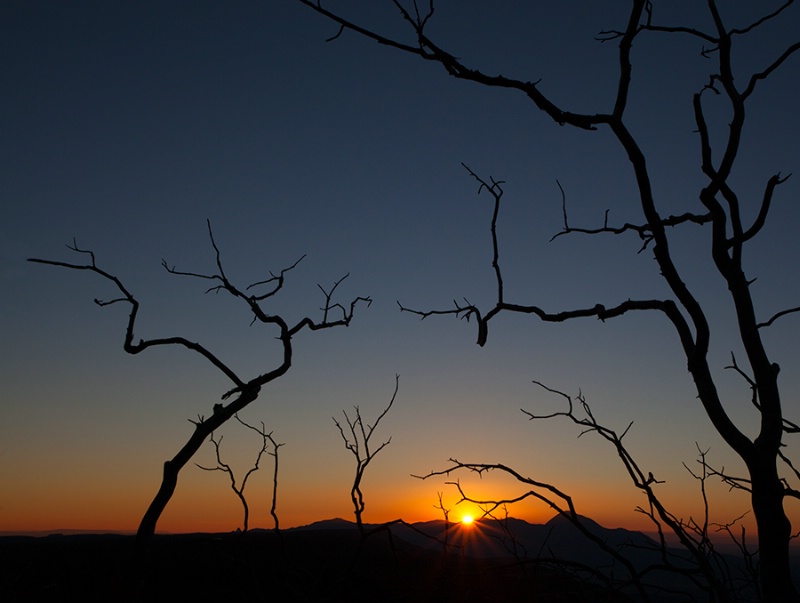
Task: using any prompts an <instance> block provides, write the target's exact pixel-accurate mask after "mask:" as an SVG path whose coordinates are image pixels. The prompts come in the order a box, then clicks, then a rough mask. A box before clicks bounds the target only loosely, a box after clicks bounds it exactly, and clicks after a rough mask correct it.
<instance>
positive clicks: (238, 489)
mask: <svg viewBox="0 0 800 603" xmlns="http://www.w3.org/2000/svg"><path fill="white" fill-rule="evenodd" d="M234 418H235V419H236V420H237V421H239V423H241V424H242V425H244V426H245V427H247V428H248V429H252V430H253V431H255V432H256V433H257V434H259V435H260V436H261V448H260V449H259V451H258V453H257V454H256V459H255V461H254V462H253V466H252V467H251V468H250V469H248V470H247V473H245V474H244V477H243V478H242V482H241V484H238V485H237V483H236V475H235V474H234V472H233V469H232V468H231V466H230V465H228V464H227V463H225V462H223V460H222V456H221V454H220V449H219V448H220V445H221V444H222V436H219V439H216V438H214V434H213V433H212V434H211V435H210V436H209V438H208V439H209V441H210V442H211V443H212V444H213V445H214V454H215V457H216V460H217V466H216V467H204V466H203V465H200V464H199V463H195V465H197V467H198V468H200V469H202V470H203V471H222V472H223V473H225V474H227V476H228V479H229V480H230V486H231V490H233V493H234V494H236V497H237V498H238V499H239V502H240V503H241V504H242V513H243V518H242V533H245V532H247V530H248V528H249V525H250V505H249V504H248V503H247V498H246V497H245V495H244V490H245V488H246V487H247V480H248V479H250V476H251V475H252V474H253V473H255V472H256V471H258V470H259V469H260V463H261V457H263V456H264V453H265V452H266V453H267V454H269V455H270V456H273V457H275V465H274V467H275V469H274V473H273V489H272V505H271V507H270V515H272V517H273V519H274V521H275V530H276V531H277V530H278V529H279V528H278V516H277V514H276V504H277V494H278V448H279V447H281V446H283V444H278V443H277V442H276V441H275V439H274V438H273V437H272V432H269V433H267V430H266V428H265V427H264V422H263V421H262V422H261V428H260V429H259V428H258V427H255V426H253V425H250V424H248V423H245V422H244V421H242V419H241V418H240V417H239V415H238V414H237V415H234ZM270 448H271V449H272V452H270Z"/></svg>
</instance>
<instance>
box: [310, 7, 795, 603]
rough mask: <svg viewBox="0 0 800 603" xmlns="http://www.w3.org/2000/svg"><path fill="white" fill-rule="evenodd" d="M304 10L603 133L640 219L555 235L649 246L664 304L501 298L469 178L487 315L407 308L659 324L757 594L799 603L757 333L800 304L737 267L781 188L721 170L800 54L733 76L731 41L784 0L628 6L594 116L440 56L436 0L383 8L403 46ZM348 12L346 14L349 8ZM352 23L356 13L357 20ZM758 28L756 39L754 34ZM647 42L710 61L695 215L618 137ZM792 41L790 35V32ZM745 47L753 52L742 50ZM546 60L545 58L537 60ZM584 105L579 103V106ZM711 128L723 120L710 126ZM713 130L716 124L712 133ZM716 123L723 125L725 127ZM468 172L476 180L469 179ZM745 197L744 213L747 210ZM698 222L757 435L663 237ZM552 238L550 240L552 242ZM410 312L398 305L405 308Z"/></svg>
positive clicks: (780, 13) (773, 402) (787, 50)
mask: <svg viewBox="0 0 800 603" xmlns="http://www.w3.org/2000/svg"><path fill="white" fill-rule="evenodd" d="M298 1H299V2H300V3H301V4H303V5H305V6H307V7H309V8H310V9H312V10H313V11H316V12H317V13H319V14H321V15H324V16H325V17H327V18H328V19H330V20H332V21H333V22H335V23H336V24H337V26H338V31H337V32H336V33H335V34H334V35H333V36H332V37H331V39H337V38H339V39H341V34H342V33H344V32H346V31H349V32H355V33H357V34H359V35H361V36H365V37H367V38H369V39H372V40H374V41H375V42H378V43H379V44H381V45H383V46H385V47H390V48H393V49H396V50H399V51H402V52H404V53H407V54H409V55H414V56H417V57H419V58H421V59H424V60H426V61H430V62H433V63H437V64H439V65H441V66H442V67H443V68H444V69H445V70H446V72H447V73H448V74H449V75H450V76H452V77H454V78H457V79H461V80H467V81H470V82H474V83H477V84H480V85H482V86H486V87H490V88H499V89H503V90H512V91H515V92H518V93H521V94H523V95H525V96H526V97H527V98H528V99H529V100H530V101H532V103H533V106H534V107H535V108H536V109H537V110H539V111H541V112H542V113H543V114H544V115H546V116H547V117H548V118H550V119H551V120H553V121H554V122H556V123H558V124H560V125H562V126H570V127H572V128H578V129H581V130H599V129H605V130H606V131H607V132H609V133H610V134H611V136H612V137H613V139H614V140H615V141H616V142H617V143H618V144H619V145H620V147H621V149H622V151H623V152H624V153H625V155H626V157H627V159H628V162H629V167H630V170H631V174H632V175H633V177H634V179H635V182H636V185H637V188H638V199H637V205H638V208H639V210H640V211H641V221H640V222H639V223H625V224H621V225H616V226H615V225H611V224H609V223H608V219H607V218H606V221H605V222H604V223H603V224H602V225H601V226H597V227H595V228H578V227H575V226H572V225H571V224H569V222H568V219H567V211H566V204H565V206H564V228H563V230H562V232H561V233H559V235H567V234H572V233H584V234H601V233H610V234H626V233H633V234H635V235H638V237H640V239H641V240H642V243H643V246H642V248H643V249H649V250H650V251H651V252H652V254H653V257H654V259H655V261H656V264H657V267H658V271H659V274H660V275H661V277H663V281H664V283H665V285H666V286H667V288H668V291H669V294H668V295H666V296H664V297H663V298H652V299H630V298H628V296H627V295H625V294H624V293H623V295H621V299H623V300H624V301H621V302H615V303H614V304H612V305H603V304H600V303H598V304H596V305H589V306H587V307H579V308H566V309H560V310H557V311H551V310H547V309H545V308H543V307H540V306H538V305H535V304H525V303H517V302H511V301H508V300H507V299H506V297H505V292H504V289H503V279H502V276H501V271H500V265H499V262H498V251H497V238H496V231H495V226H496V218H497V211H498V209H499V204H500V198H501V197H502V194H503V188H502V182H498V181H495V180H490V181H486V180H484V179H481V178H478V177H477V176H475V177H476V178H477V180H478V181H479V183H480V190H481V191H487V192H488V193H490V195H491V196H492V197H493V198H494V203H495V212H494V218H493V220H492V238H493V242H494V256H493V267H494V272H495V275H496V282H497V299H496V302H495V304H494V306H493V307H490V308H484V309H481V308H479V307H477V306H476V305H473V304H470V303H469V302H466V301H465V302H464V303H458V302H457V303H456V304H455V307H453V308H451V309H449V310H433V311H424V312H420V311H416V310H411V311H415V312H417V313H418V314H420V315H421V316H423V317H426V316H430V315H433V314H453V315H456V316H458V317H462V318H463V317H466V318H474V319H475V321H476V323H477V328H478V337H477V342H478V344H479V345H481V346H482V345H485V344H486V342H487V339H488V333H489V324H490V323H491V321H492V320H493V319H494V318H495V317H497V316H498V315H500V314H503V313H508V312H512V313H520V314H529V315H532V316H534V317H536V318H538V319H540V320H542V321H546V322H564V321H569V320H573V319H577V318H589V317H594V318H598V319H600V320H603V321H606V320H610V319H612V318H617V317H620V316H623V315H626V314H628V313H629V312H637V311H651V312H657V313H659V314H661V315H662V316H663V317H665V318H666V319H667V320H668V321H669V322H670V323H671V325H672V326H673V327H674V330H675V332H676V334H677V336H678V339H679V342H680V345H681V348H682V350H683V353H684V355H685V358H686V362H687V368H688V371H689V373H690V375H691V378H692V380H693V382H694V385H695V388H696V390H697V396H698V399H699V401H700V404H702V406H703V409H704V411H705V413H706V415H707V416H708V418H709V420H710V421H711V423H712V424H713V426H714V428H715V429H716V431H717V432H718V433H719V434H720V436H721V437H722V438H723V440H724V441H725V442H726V444H727V445H728V446H729V447H730V448H731V449H732V450H733V451H735V453H736V454H737V455H738V456H739V457H740V458H741V459H742V461H743V463H744V465H745V466H746V468H747V476H746V477H744V478H742V479H741V480H739V481H738V483H739V485H740V486H741V487H742V488H744V489H746V490H747V491H749V492H750V494H751V501H752V508H753V513H754V517H755V521H756V523H757V526H758V550H759V570H760V582H761V588H762V594H763V596H764V598H765V600H767V601H790V600H791V601H797V600H800V596H799V595H798V592H797V590H796V588H795V586H794V584H793V582H792V576H791V572H790V567H789V539H790V537H791V533H792V532H791V525H790V522H789V519H788V517H787V515H786V512H785V509H784V502H785V499H786V498H787V497H791V498H800V492H798V490H797V489H795V488H793V487H790V486H789V485H788V484H787V482H786V481H785V480H784V479H783V477H782V473H781V470H780V469H779V464H781V465H783V466H784V467H785V468H786V470H787V471H788V474H789V475H790V476H792V477H796V476H797V471H795V469H794V466H793V465H792V464H791V463H789V462H788V459H787V458H786V457H785V455H784V454H783V452H782V451H781V447H782V445H783V437H784V435H785V434H786V433H790V432H791V433H793V432H795V431H796V429H795V425H794V424H793V423H790V422H788V421H787V420H786V419H785V417H784V408H783V406H782V404H781V395H780V388H779V386H778V373H779V366H778V364H776V363H775V362H774V361H773V359H772V358H771V356H770V354H769V353H768V351H767V348H766V346H765V343H764V339H763V337H762V332H763V330H764V329H766V328H767V327H769V326H770V325H773V324H774V323H775V322H776V321H777V320H778V319H780V318H782V317H785V316H787V315H789V314H792V313H796V312H798V311H800V307H787V308H786V309H783V310H781V311H779V312H777V313H775V314H773V315H772V316H771V317H769V318H765V317H764V316H763V315H760V314H761V313H759V312H757V311H756V306H755V303H754V299H753V293H752V290H751V285H752V283H753V280H752V279H751V278H749V277H748V276H747V275H746V274H745V270H744V265H745V264H744V258H745V255H746V251H747V250H748V249H749V244H750V243H752V242H753V241H754V240H755V239H756V237H757V236H758V235H759V234H761V233H763V229H764V225H765V224H766V222H767V218H768V216H769V212H770V208H771V206H772V201H773V196H774V195H775V192H776V190H777V189H778V187H779V186H780V185H781V184H782V183H783V182H785V181H786V178H787V177H785V176H781V174H780V173H779V172H776V173H774V174H773V175H772V176H771V177H770V178H768V179H767V180H766V182H764V183H763V188H762V191H761V194H760V198H759V199H753V200H749V199H748V197H749V196H750V195H749V194H747V193H746V192H745V191H743V190H741V188H740V187H737V184H736V183H735V182H734V180H733V178H732V177H731V175H732V174H733V173H734V167H735V166H736V163H737V156H738V155H739V151H740V149H741V147H742V141H743V132H744V125H745V121H746V116H747V113H746V107H748V105H749V104H750V101H751V100H752V99H753V98H754V97H755V93H756V92H758V91H759V90H760V88H761V86H762V84H763V82H764V81H765V80H767V79H768V78H771V77H773V76H774V75H775V74H776V72H777V71H778V70H779V69H780V68H781V67H783V66H784V65H785V64H786V63H787V60H788V59H789V58H790V57H792V56H793V55H795V54H796V53H797V52H798V50H800V41H795V42H793V43H789V44H787V45H785V46H784V47H783V48H782V49H780V50H778V51H777V52H776V53H775V54H774V55H773V56H772V57H771V58H768V59H766V60H764V62H763V65H762V67H761V68H760V69H759V70H753V71H751V72H749V73H738V72H736V70H735V69H734V64H735V62H734V49H737V50H739V46H738V44H739V42H740V41H741V40H742V39H744V38H746V37H747V36H749V35H750V34H753V33H754V32H756V31H757V30H762V29H763V28H764V27H765V26H766V25H768V24H770V23H771V22H773V21H775V20H778V19H780V18H783V17H786V16H787V14H788V11H789V10H791V9H793V8H795V7H793V6H792V5H793V4H795V3H794V0H783V1H780V2H777V3H773V4H772V6H773V8H767V7H765V8H763V12H762V16H761V17H760V18H758V19H755V20H753V21H752V22H750V23H749V24H747V25H745V26H743V27H735V28H734V27H730V26H729V25H726V20H725V17H724V15H723V13H722V11H721V10H720V7H719V6H718V4H719V3H718V2H717V0H707V1H706V7H707V11H708V13H707V14H708V17H709V20H708V21H709V25H708V27H707V28H699V27H694V26H687V25H683V24H677V25H669V24H662V23H659V22H658V21H657V20H656V18H655V16H654V5H655V3H654V2H651V1H650V0H630V2H629V6H630V10H629V13H628V16H627V21H626V23H624V25H623V26H622V27H621V28H618V29H610V30H605V31H601V32H600V34H599V37H598V39H599V40H600V41H603V42H612V41H614V42H616V43H617V44H618V75H617V76H616V82H615V85H616V88H615V89H616V93H615V95H614V98H613V101H612V103H611V104H610V108H609V107H605V106H601V107H598V108H597V111H596V112H575V111H571V110H570V109H569V108H567V106H565V105H563V104H561V103H558V102H556V101H555V100H554V99H553V98H551V97H550V96H549V95H548V94H547V93H546V92H545V91H543V89H542V88H541V87H540V86H539V84H538V82H537V81H526V80H522V79H515V78H512V77H507V76H504V75H499V74H496V73H490V72H489V71H487V70H483V69H480V68H473V67H472V66H471V65H468V64H466V63H465V62H464V61H463V60H462V59H460V58H458V56H457V55H456V54H454V53H453V52H451V51H448V50H446V49H445V48H443V47H442V46H441V45H440V44H439V43H438V42H437V41H436V40H435V39H434V37H433V35H431V34H429V32H430V28H429V27H428V26H429V24H430V23H431V21H432V19H433V16H434V2H433V0H428V1H426V2H422V0H419V1H417V0H409V1H406V2H403V1H401V0H387V3H389V4H390V6H392V7H393V9H396V10H398V11H399V15H400V17H399V18H401V19H402V20H403V21H404V23H405V24H406V25H407V26H408V32H409V35H408V37H407V38H402V37H398V34H395V33H391V34H388V33H383V32H381V31H377V30H375V29H370V28H369V27H367V26H365V25H364V24H362V23H358V22H357V19H353V18H351V17H345V16H343V14H342V13H337V12H335V11H334V10H331V9H329V8H326V6H325V5H324V3H323V2H322V0H298ZM350 14H353V13H350ZM355 14H357V13H355ZM759 33H761V32H760V31H759ZM646 35H672V36H674V35H683V36H689V37H691V38H692V39H694V40H697V41H698V42H699V43H701V44H702V45H703V50H702V54H703V56H704V57H706V58H707V59H708V63H707V64H708V65H709V71H708V80H707V84H706V85H705V86H703V87H702V88H701V89H700V90H697V91H696V92H695V93H694V95H693V97H692V98H691V106H692V110H693V114H694V122H695V126H696V131H697V141H698V159H699V163H700V165H701V169H702V174H703V177H704V182H703V183H702V185H701V186H700V187H699V189H698V191H697V194H698V200H699V205H698V209H697V210H696V211H692V212H686V213H683V214H680V215H667V214H666V213H664V208H663V203H661V202H660V199H659V198H658V195H657V193H656V191H655V190H654V186H653V179H652V173H651V168H650V166H649V164H648V161H647V156H646V154H645V150H644V148H643V146H642V143H641V140H640V138H638V137H637V135H636V134H635V133H634V132H633V131H632V130H631V129H630V128H629V120H628V119H627V116H626V112H627V109H628V105H629V101H630V100H631V81H632V65H633V47H634V42H636V41H638V40H639V39H640V38H641V37H643V36H646ZM796 35H798V37H800V33H797V34H796ZM744 52H751V51H749V50H746V51H744ZM548 60H552V57H548ZM709 95H714V96H715V98H716V102H717V104H716V105H715V107H719V106H720V104H719V103H720V99H721V100H722V101H724V102H725V104H726V105H727V107H726V109H725V111H723V112H720V111H719V110H718V109H716V110H709V107H708V103H707V100H708V97H709ZM581 101H585V99H581ZM719 122H722V123H719ZM718 123H719V125H720V127H717V125H718ZM724 126H727V128H725V127H724ZM473 175H475V174H473ZM748 201H749V204H748ZM689 224H693V225H707V226H708V232H709V245H708V250H709V254H710V258H711V260H712V261H713V265H714V267H715V269H716V272H717V274H718V276H720V277H721V278H722V282H724V286H725V288H726V294H727V295H728V296H729V300H730V303H731V307H732V309H733V311H734V313H735V316H736V327H735V329H736V330H737V332H738V337H739V343H740V345H741V347H742V349H743V350H744V354H745V356H746V358H747V367H746V368H742V369H741V371H742V373H743V374H744V375H746V378H747V380H748V382H749V383H750V385H751V386H752V390H753V403H754V406H755V408H756V409H757V411H758V413H759V417H758V422H757V425H756V426H755V431H756V435H755V437H752V436H749V435H747V430H745V429H743V428H742V427H740V426H739V425H737V424H736V423H735V422H734V421H733V420H732V418H731V415H730V412H729V406H728V405H726V403H725V401H724V400H723V399H722V398H721V396H720V393H719V391H718V388H717V384H716V381H715V377H714V373H713V371H712V366H711V364H710V361H709V342H710V339H711V326H710V323H709V317H710V315H709V312H708V309H707V308H704V306H703V304H702V303H701V301H700V299H698V297H697V295H696V293H695V292H693V290H692V289H691V288H690V287H689V286H688V285H687V283H686V280H685V278H684V276H683V275H682V273H681V271H680V270H679V269H678V267H677V265H676V263H675V262H674V260H673V253H672V251H671V247H670V241H671V234H670V233H671V232H672V231H673V230H674V228H675V227H680V226H684V225H689ZM557 236H558V235H557ZM403 309H407V308H403Z"/></svg>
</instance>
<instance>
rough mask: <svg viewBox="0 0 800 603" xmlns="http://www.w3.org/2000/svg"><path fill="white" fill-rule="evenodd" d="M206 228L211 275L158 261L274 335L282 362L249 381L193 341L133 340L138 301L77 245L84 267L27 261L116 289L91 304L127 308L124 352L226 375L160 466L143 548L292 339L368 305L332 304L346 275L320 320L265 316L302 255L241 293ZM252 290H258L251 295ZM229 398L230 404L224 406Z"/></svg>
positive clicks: (273, 370)
mask: <svg viewBox="0 0 800 603" xmlns="http://www.w3.org/2000/svg"><path fill="white" fill-rule="evenodd" d="M207 225H208V236H209V239H210V242H211V246H212V247H213V249H214V253H215V257H216V270H217V271H216V272H214V273H211V274H204V273H196V272H183V271H179V270H176V269H175V267H170V266H169V265H168V264H167V263H166V261H162V264H163V266H164V268H165V269H166V270H167V271H168V272H169V273H170V274H175V275H180V276H187V277H191V278H198V279H201V280H206V281H211V282H212V283H213V285H212V286H211V287H210V288H209V289H207V291H206V292H212V291H213V292H226V293H228V294H230V295H232V296H233V297H234V298H236V299H239V300H241V301H242V302H243V303H244V304H245V305H246V306H247V307H248V309H249V311H250V312H252V314H253V322H254V323H261V324H263V325H266V326H268V327H270V328H272V329H275V330H276V331H277V337H276V339H277V341H278V342H279V344H278V345H280V346H281V348H282V352H283V353H282V360H281V361H280V363H278V364H277V365H276V366H273V367H267V370H265V371H264V372H263V373H261V374H259V375H256V376H254V377H251V378H249V379H244V378H242V377H240V376H239V375H238V374H237V373H236V372H235V371H234V370H233V369H232V368H230V367H229V366H228V365H227V364H226V363H225V362H223V361H222V360H221V359H220V358H218V357H217V356H216V355H215V354H214V353H213V352H211V351H210V350H209V349H207V348H206V347H204V346H203V345H201V344H199V343H196V342H194V341H190V340H188V339H186V338H184V337H160V338H153V339H139V340H138V341H136V339H135V335H134V333H135V327H136V318H137V316H138V313H139V301H138V300H137V299H136V298H135V297H134V295H133V294H132V293H131V292H130V291H128V289H127V288H126V287H125V285H124V284H123V283H122V281H121V280H120V279H119V278H118V277H116V276H114V275H113V274H111V273H110V272H107V271H106V270H104V269H103V268H100V267H99V266H98V265H97V263H96V261H95V255H94V253H93V252H92V251H89V250H86V249H81V248H79V247H78V246H77V243H73V244H72V245H68V247H69V249H71V250H72V251H73V252H75V253H77V254H80V255H82V256H84V257H87V258H88V259H87V260H86V261H85V262H84V263H79V264H73V263H70V262H62V261H57V260H46V259H39V258H30V259H29V261H31V262H36V263H39V264H47V265H50V266H57V267H60V268H68V269H71V270H83V271H87V272H92V273H94V274H97V275H99V276H100V277H102V278H103V279H105V280H106V281H108V282H110V283H111V284H112V285H113V286H114V288H115V289H116V290H117V292H118V295H119V296H118V297H115V298H113V299H110V300H106V301H103V300H100V299H95V303H96V304H97V305H98V306H101V307H105V306H110V305H114V304H126V305H127V306H129V308H130V313H129V315H128V323H127V328H126V330H125V339H124V342H123V349H124V350H125V351H126V352H127V353H129V354H139V353H140V352H143V351H145V350H147V349H149V348H153V347H159V346H165V345H176V346H182V347H184V348H186V349H188V350H190V351H192V352H195V353H197V354H200V355H201V356H202V357H203V358H205V359H206V360H208V361H209V362H210V363H211V365H212V366H214V367H215V368H216V369H217V370H219V371H220V372H222V374H223V375H225V377H227V378H228V379H229V380H230V381H231V383H232V385H233V387H232V388H231V389H229V390H228V391H227V392H225V393H224V394H223V395H222V401H223V402H221V403H217V404H214V407H213V413H212V414H211V416H209V417H204V416H202V415H200V416H199V420H197V421H192V423H194V431H193V432H192V434H191V435H190V436H189V439H188V440H187V441H186V443H185V444H184V445H183V446H181V448H180V449H179V450H178V452H177V453H176V454H175V456H173V457H172V458H171V459H169V460H168V461H165V462H164V468H163V473H162V479H161V486H160V487H159V489H158V492H157V493H156V495H155V497H154V498H153V500H152V502H151V503H150V506H149V507H148V509H147V511H146V512H145V514H144V516H143V517H142V520H141V522H140V523H139V529H138V531H137V533H136V537H137V543H138V544H139V545H140V547H141V548H143V549H146V548H147V547H148V545H149V543H150V541H151V540H152V537H153V535H154V534H155V530H156V524H157V523H158V520H159V518H160V517H161V514H162V513H163V511H164V509H165V508H166V506H167V503H169V501H170V499H171V498H172V494H173V493H174V492H175V487H176V486H177V483H178V474H179V473H180V471H181V469H183V467H184V466H185V465H186V463H188V462H189V461H190V460H191V459H192V457H193V456H194V455H195V453H196V452H197V451H198V450H199V449H200V447H201V446H202V445H203V443H204V442H205V441H206V439H207V438H208V437H209V436H210V435H211V434H212V433H214V431H215V430H217V429H218V428H219V427H220V426H221V425H223V424H224V423H225V422H226V421H228V420H229V419H230V418H231V417H233V416H234V415H235V414H236V413H238V412H239V411H241V410H242V409H243V408H245V407H247V406H248V405H249V404H250V403H251V402H253V401H254V400H256V398H258V395H259V393H260V392H261V388H262V387H263V386H265V385H267V384H268V383H270V382H272V381H274V380H275V379H278V378H279V377H281V376H283V375H284V374H286V372H287V371H288V370H289V369H290V368H291V366H292V354H293V350H294V337H295V336H296V335H297V334H298V333H300V332H301V331H303V330H304V329H307V330H309V331H319V330H322V329H329V328H333V327H339V326H343V327H346V326H349V325H350V322H351V321H352V320H353V314H354V311H355V308H356V306H357V305H358V304H359V303H360V302H364V303H366V304H368V305H369V304H370V303H371V299H370V298H369V297H357V298H355V299H353V300H352V301H351V302H350V304H349V306H343V305H342V304H340V303H337V302H334V301H333V294H334V293H335V292H336V289H337V288H338V286H339V285H340V284H341V283H342V281H344V279H345V278H347V275H345V276H344V277H342V278H341V279H339V280H338V281H336V282H335V283H334V284H333V286H332V287H331V288H330V289H328V290H325V289H323V288H322V287H321V286H320V287H319V288H320V290H321V291H322V294H323V297H324V303H323V306H322V308H321V310H322V316H321V318H320V319H318V320H313V319H311V318H308V317H304V318H301V319H300V320H298V321H297V322H293V323H290V322H289V321H288V320H287V319H285V318H284V317H283V316H280V315H277V314H270V313H268V312H267V311H266V310H265V309H264V307H263V305H264V304H265V302H267V301H269V300H270V298H272V297H273V296H275V295H276V294H278V293H279V292H280V291H281V290H282V289H283V287H284V283H285V281H286V275H287V273H289V272H290V271H292V270H293V269H294V268H295V267H297V265H298V264H299V263H300V261H301V260H302V259H303V258H302V257H301V258H300V259H299V260H297V261H296V262H295V263H294V264H292V265H291V266H289V267H288V268H283V269H282V270H281V271H280V272H278V273H277V274H273V273H270V276H269V277H268V278H266V279H264V280H261V281H258V282H255V283H252V284H251V285H249V286H247V287H245V288H244V289H242V288H240V287H238V286H237V285H235V284H234V283H232V282H231V281H230V280H229V279H228V277H227V276H226V274H225V270H224V269H223V266H222V259H221V254H220V251H219V248H218V247H217V244H216V242H215V240H214V235H213V233H212V230H211V223H210V222H207ZM251 289H252V290H255V291H262V292H261V293H254V292H250V290H251ZM228 400H230V401H229V402H226V401H228Z"/></svg>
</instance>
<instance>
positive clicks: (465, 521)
mask: <svg viewBox="0 0 800 603" xmlns="http://www.w3.org/2000/svg"><path fill="white" fill-rule="evenodd" d="M473 521H475V518H474V517H473V516H472V515H464V516H463V517H462V518H461V524H462V525H465V526H469V525H472V522H473Z"/></svg>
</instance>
